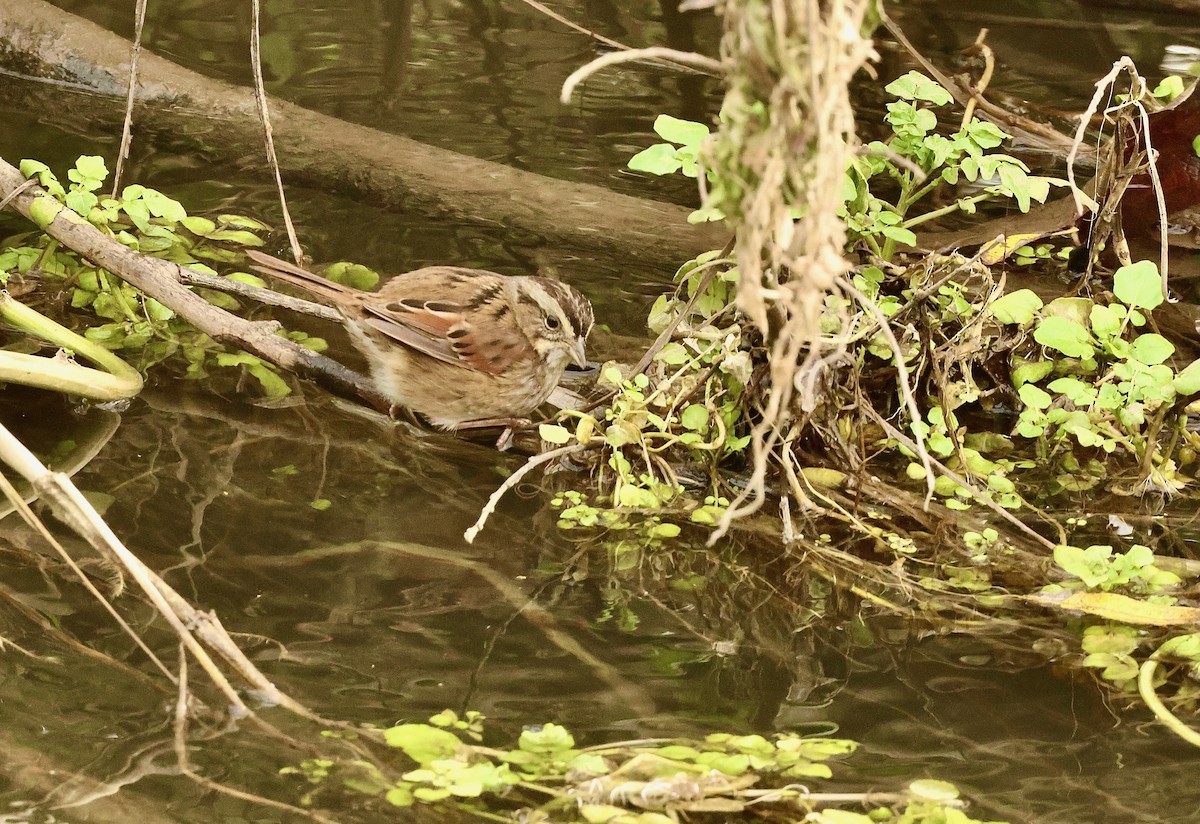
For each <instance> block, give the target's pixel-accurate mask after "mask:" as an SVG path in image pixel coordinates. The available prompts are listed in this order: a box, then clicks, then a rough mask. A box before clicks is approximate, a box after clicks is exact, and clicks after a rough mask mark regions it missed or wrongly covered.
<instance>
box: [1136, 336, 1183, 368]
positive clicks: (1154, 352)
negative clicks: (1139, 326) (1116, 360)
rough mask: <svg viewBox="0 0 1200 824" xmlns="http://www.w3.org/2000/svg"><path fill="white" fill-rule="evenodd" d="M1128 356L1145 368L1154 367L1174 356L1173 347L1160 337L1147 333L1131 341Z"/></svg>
mask: <svg viewBox="0 0 1200 824" xmlns="http://www.w3.org/2000/svg"><path fill="white" fill-rule="evenodd" d="M1130 354H1131V355H1132V356H1133V357H1134V358H1136V359H1137V360H1139V361H1141V362H1142V363H1144V364H1146V365H1147V366H1155V365H1157V364H1160V363H1162V362H1163V361H1165V360H1166V359H1167V358H1169V357H1171V355H1173V354H1175V345H1174V344H1172V343H1171V342H1170V341H1169V340H1167V339H1166V338H1164V337H1163V336H1162V335H1156V334H1154V333H1147V334H1145V335H1138V337H1137V338H1136V339H1135V340H1134V341H1133V345H1132V346H1131V347H1130Z"/></svg>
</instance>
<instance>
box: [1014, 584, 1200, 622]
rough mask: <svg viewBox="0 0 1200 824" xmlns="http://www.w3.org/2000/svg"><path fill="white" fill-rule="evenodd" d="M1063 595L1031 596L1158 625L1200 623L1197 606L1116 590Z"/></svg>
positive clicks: (1037, 600)
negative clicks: (1147, 599)
mask: <svg viewBox="0 0 1200 824" xmlns="http://www.w3.org/2000/svg"><path fill="white" fill-rule="evenodd" d="M1061 596H1062V593H1053V594H1051V593H1047V594H1042V595H1031V596H1029V600H1031V601H1033V602H1034V603H1037V604H1041V605H1043V606H1047V607H1054V608H1056V609H1065V610H1074V611H1078V612H1086V613H1087V614H1088V615H1095V616H1097V617H1099V618H1106V619H1108V620H1109V621H1120V622H1122V623H1125V624H1144V625H1149V626H1155V627H1170V626H1180V625H1183V624H1200V609H1196V608H1195V607H1173V606H1167V605H1165V604H1150V603H1147V602H1145V601H1139V600H1138V599H1136V598H1130V597H1129V596H1127V595H1118V594H1117V593H1115V592H1072V593H1071V594H1070V595H1067V596H1066V597H1065V598H1064V597H1061Z"/></svg>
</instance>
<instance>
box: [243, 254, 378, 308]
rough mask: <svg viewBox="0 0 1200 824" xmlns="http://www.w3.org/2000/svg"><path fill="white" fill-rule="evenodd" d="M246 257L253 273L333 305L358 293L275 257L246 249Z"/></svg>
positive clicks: (344, 301) (343, 301)
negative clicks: (289, 285)
mask: <svg viewBox="0 0 1200 824" xmlns="http://www.w3.org/2000/svg"><path fill="white" fill-rule="evenodd" d="M246 257H248V258H250V260H252V261H253V262H254V265H252V266H251V267H250V268H251V269H253V270H254V271H256V272H261V273H262V274H264V275H267V276H268V277H273V278H275V279H276V280H282V281H283V282H284V283H290V284H292V285H293V286H299V287H300V288H301V289H303V290H305V291H306V292H310V293H312V294H314V295H316V296H317V297H322V298H325V299H326V300H328V301H329V302H330V303H333V304H334V305H338V304H343V303H346V302H347V300H348V299H349V298H351V297H353V296H354V294H355V293H356V292H357V291H358V290H356V289H351V288H350V287H349V286H343V285H342V284H340V283H334V282H333V281H332V280H329V279H328V278H323V277H321V276H320V275H314V274H313V273H312V272H309V271H308V270H306V269H302V268H300V267H299V266H297V265H296V264H294V263H288V262H287V261H286V260H280V259H279V258H277V257H272V256H271V255H268V254H265V253H264V252H259V251H257V250H255V249H247V250H246Z"/></svg>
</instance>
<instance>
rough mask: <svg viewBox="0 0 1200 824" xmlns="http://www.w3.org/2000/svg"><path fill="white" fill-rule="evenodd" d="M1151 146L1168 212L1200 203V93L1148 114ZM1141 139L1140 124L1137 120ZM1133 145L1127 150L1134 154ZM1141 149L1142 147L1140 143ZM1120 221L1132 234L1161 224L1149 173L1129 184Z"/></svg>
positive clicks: (1122, 203) (1127, 231) (1139, 138)
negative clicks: (1198, 145)
mask: <svg viewBox="0 0 1200 824" xmlns="http://www.w3.org/2000/svg"><path fill="white" fill-rule="evenodd" d="M1149 120H1150V145H1151V146H1153V147H1154V148H1155V149H1157V150H1158V176H1159V179H1160V180H1161V181H1162V189H1163V199H1164V200H1165V201H1166V205H1167V214H1168V215H1170V214H1171V213H1172V212H1178V211H1180V210H1182V209H1187V208H1189V207H1191V206H1195V205H1196V204H1198V203H1200V157H1197V156H1196V150H1195V149H1194V148H1192V141H1193V140H1195V139H1196V136H1197V135H1200V94H1189V95H1188V96H1187V97H1185V98H1181V99H1180V100H1179V101H1177V103H1176V105H1175V106H1173V107H1172V108H1170V109H1164V110H1162V111H1160V112H1155V113H1154V114H1151V115H1150V116H1149ZM1137 127H1138V131H1137V138H1136V139H1137V140H1138V142H1139V143H1140V142H1141V124H1140V123H1137ZM1134 148H1135V147H1134V145H1132V143H1131V145H1130V146H1128V147H1127V148H1126V150H1125V158H1126V160H1128V159H1129V158H1130V157H1132V156H1133V153H1134ZM1138 148H1141V147H1140V146H1139V147H1138ZM1121 224H1122V225H1123V226H1124V227H1125V232H1126V233H1127V234H1129V235H1130V236H1134V235H1141V234H1146V233H1149V232H1150V231H1151V230H1152V229H1154V228H1155V226H1156V225H1157V224H1158V202H1157V199H1156V198H1155V196H1154V188H1153V184H1152V182H1151V180H1150V175H1149V173H1145V174H1140V175H1138V176H1137V177H1135V178H1134V179H1133V180H1132V181H1130V183H1129V188H1127V189H1126V190H1125V195H1124V197H1122V198H1121Z"/></svg>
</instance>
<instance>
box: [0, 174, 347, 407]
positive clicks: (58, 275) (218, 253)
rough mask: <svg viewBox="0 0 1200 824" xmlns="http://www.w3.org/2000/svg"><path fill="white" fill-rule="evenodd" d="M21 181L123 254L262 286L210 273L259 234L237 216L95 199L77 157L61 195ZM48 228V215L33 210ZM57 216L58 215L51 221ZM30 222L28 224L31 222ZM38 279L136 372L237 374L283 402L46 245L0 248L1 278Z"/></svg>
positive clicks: (227, 356)
mask: <svg viewBox="0 0 1200 824" xmlns="http://www.w3.org/2000/svg"><path fill="white" fill-rule="evenodd" d="M20 169H21V173H22V174H24V175H25V176H26V177H29V178H33V179H36V180H37V181H38V183H39V184H40V185H41V186H42V187H43V188H44V189H45V190H46V191H47V193H48V194H49V195H50V196H51V197H52V198H54V199H56V200H57V201H58V202H60V203H62V204H63V205H65V206H67V207H68V208H70V209H71V210H72V211H74V212H75V213H77V214H78V215H79V216H80V217H81V218H82V219H85V220H87V221H88V222H89V223H91V224H92V225H93V226H95V227H96V228H97V229H99V230H100V231H102V232H104V233H105V234H107V235H109V236H110V237H112V238H114V239H116V240H117V241H119V242H120V243H122V244H124V245H125V246H128V247H129V248H130V249H133V250H135V251H138V252H141V253H143V254H148V255H153V256H155V257H159V258H163V259H165V260H169V261H171V262H173V263H177V264H179V265H180V266H182V267H184V268H186V269H190V270H192V271H195V272H198V273H200V274H203V275H208V276H211V277H214V278H216V277H224V278H227V279H228V280H231V281H238V282H241V283H246V284H250V285H254V286H262V285H264V284H263V281H262V280H261V279H260V278H258V277H257V276H255V275H251V274H248V273H246V272H236V271H235V272H232V273H228V274H226V275H223V276H222V275H219V274H218V272H217V271H216V270H215V269H214V268H213V267H212V266H210V265H209V264H210V263H215V264H218V265H229V264H236V263H238V262H240V261H241V260H242V254H241V252H240V249H241V248H245V247H247V246H259V245H261V244H262V240H261V239H260V238H259V237H258V235H257V234H256V232H262V231H263V230H265V229H267V228H268V227H267V226H266V224H264V223H261V222H260V221H257V220H254V219H252V218H248V217H243V216H240V215H232V214H222V215H219V216H217V217H216V218H215V219H212V218H207V217H200V216H191V215H188V213H187V211H186V210H185V209H184V207H183V205H182V204H180V203H179V202H178V201H176V200H174V199H173V198H171V197H168V196H167V195H165V194H163V193H161V192H159V191H156V190H154V189H151V188H148V187H146V186H142V185H139V184H132V185H129V186H126V187H124V188H123V189H122V190H121V193H120V195H119V196H117V197H108V196H104V195H103V194H100V193H99V190H100V189H101V187H102V186H103V185H104V183H105V181H106V180H107V178H108V169H107V167H106V166H105V163H104V160H103V158H101V157H97V156H89V155H85V156H83V157H80V158H79V159H78V161H77V162H76V164H75V166H74V167H73V168H71V169H70V170H68V172H67V179H68V181H69V182H68V183H67V185H65V186H64V185H63V183H62V182H60V181H59V179H58V178H57V177H56V176H55V174H54V173H53V172H52V171H51V170H50V168H49V167H48V166H46V165H45V164H44V163H41V162H39V161H36V160H24V161H22V162H21V165H20ZM40 211H41V212H46V215H45V217H47V218H49V219H53V216H54V215H53V214H50V211H53V210H50V209H46V208H41V210H40ZM55 214H57V212H55ZM36 217H37V214H35V218H36ZM12 274H29V275H32V274H38V275H41V276H43V277H45V278H47V279H50V280H52V281H58V282H60V283H62V284H63V286H64V287H65V289H66V290H67V294H68V295H69V302H70V306H71V307H72V308H73V309H76V310H80V311H86V312H88V313H90V314H91V315H92V316H93V317H94V319H95V320H96V321H98V322H96V323H93V324H92V325H90V326H89V327H88V328H87V329H86V330H85V331H84V333H83V334H84V336H85V337H86V338H87V339H88V340H90V341H94V342H95V343H98V344H100V345H101V346H103V347H105V348H107V349H111V350H120V351H122V352H123V353H124V354H125V356H126V357H128V358H130V359H133V360H135V361H136V362H137V364H138V366H139V368H141V369H143V370H145V369H147V368H149V367H151V366H153V365H154V364H157V363H160V362H162V361H165V360H167V359H168V358H171V357H176V356H178V357H181V358H182V360H183V362H184V363H186V365H187V366H186V376H187V377H189V378H202V377H205V376H206V375H208V371H209V370H210V369H212V368H214V367H215V368H236V369H240V370H245V372H246V373H247V374H249V375H250V376H251V377H252V378H254V379H255V380H256V381H257V382H258V383H259V384H260V385H261V386H262V388H263V390H264V391H265V392H266V394H267V395H268V396H270V397H280V396H283V395H286V394H288V392H290V388H289V386H288V383H287V382H286V381H285V380H284V379H283V377H282V376H281V375H280V374H279V371H278V369H277V368H276V367H275V366H274V365H273V364H270V363H268V362H267V361H264V360H263V359H261V358H258V357H256V356H254V355H250V354H247V353H244V352H236V353H230V352H225V351H224V349H223V347H221V346H220V345H218V344H216V343H215V342H214V341H212V340H211V339H210V338H209V337H208V336H207V335H204V334H202V333H200V332H197V331H196V330H195V329H194V328H192V327H191V326H190V325H188V324H187V323H185V322H184V321H183V320H181V319H180V318H178V317H176V315H175V313H174V311H173V310H171V309H170V308H168V307H166V306H164V305H162V304H161V303H159V302H158V301H156V300H154V299H153V298H149V297H147V296H145V295H143V294H142V293H141V292H139V291H138V290H136V289H134V288H133V287H132V286H130V285H128V284H126V283H124V282H123V281H121V280H120V279H119V278H116V277H114V276H113V275H112V274H110V273H109V272H107V271H105V270H103V269H100V268H98V267H96V266H93V265H92V264H91V263H90V262H89V261H87V260H84V259H83V258H81V257H79V256H78V255H77V254H75V253H74V252H72V251H71V250H69V249H65V248H63V247H62V246H61V245H60V244H59V243H58V242H57V241H55V240H54V239H53V238H51V237H50V236H49V235H46V234H43V233H41V232H25V233H21V234H18V235H13V236H11V237H8V238H5V239H4V240H3V241H2V242H0V277H3V278H5V279H6V278H7V277H8V276H10V275H12ZM198 291H199V292H200V293H201V294H202V295H203V296H204V298H205V299H206V300H208V301H209V302H210V303H213V304H214V305H217V306H219V307H222V308H226V309H230V308H236V307H237V306H238V303H237V301H236V300H235V299H234V298H233V297H231V296H230V295H228V294H225V293H223V292H220V291H216V290H213V289H198ZM289 337H291V338H292V339H293V340H295V341H296V342H298V343H300V344H302V345H304V346H307V347H309V348H311V349H314V350H315V351H321V350H322V349H324V348H325V342H324V341H323V340H321V339H320V338H315V337H310V336H308V335H306V334H303V333H289Z"/></svg>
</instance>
